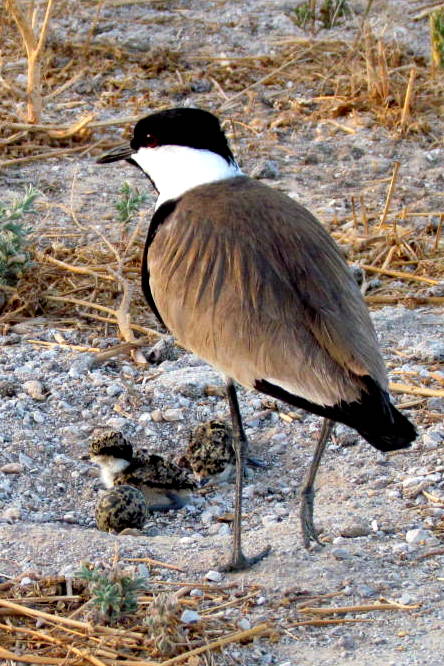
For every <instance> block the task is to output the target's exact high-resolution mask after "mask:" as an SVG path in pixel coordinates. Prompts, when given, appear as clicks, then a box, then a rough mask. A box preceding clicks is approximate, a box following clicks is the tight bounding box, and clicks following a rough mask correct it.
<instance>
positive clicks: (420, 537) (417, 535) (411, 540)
mask: <svg viewBox="0 0 444 666" xmlns="http://www.w3.org/2000/svg"><path fill="white" fill-rule="evenodd" d="M405 540H406V542H407V543H408V544H410V545H412V546H415V545H417V544H420V543H421V542H422V541H427V542H429V543H430V541H434V540H436V537H435V536H434V535H433V534H431V533H430V532H429V531H428V530H423V529H421V528H417V529H414V530H408V532H407V534H406V535H405Z"/></svg>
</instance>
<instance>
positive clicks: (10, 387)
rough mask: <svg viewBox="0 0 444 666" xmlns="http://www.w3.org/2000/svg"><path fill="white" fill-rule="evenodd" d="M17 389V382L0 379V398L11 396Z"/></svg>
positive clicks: (15, 393)
mask: <svg viewBox="0 0 444 666" xmlns="http://www.w3.org/2000/svg"><path fill="white" fill-rule="evenodd" d="M18 390H19V386H18V384H16V383H15V382H10V381H8V380H2V381H0V398H13V397H14V396H15V395H17V392H18Z"/></svg>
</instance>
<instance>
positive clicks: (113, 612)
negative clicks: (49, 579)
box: [77, 564, 145, 624]
mask: <svg viewBox="0 0 444 666" xmlns="http://www.w3.org/2000/svg"><path fill="white" fill-rule="evenodd" d="M77 575H78V576H79V578H83V579H84V580H86V581H87V582H88V587H89V590H90V592H91V601H92V603H93V605H94V606H96V607H97V608H98V610H99V613H100V617H101V620H102V621H104V622H106V623H109V624H114V623H116V622H118V621H119V620H121V619H122V618H124V617H125V616H126V615H130V614H131V613H134V612H135V611H136V610H137V592H138V591H139V590H142V589H143V588H144V585H145V581H144V579H143V578H131V576H126V575H123V574H122V572H121V571H119V569H118V568H113V569H110V570H109V571H99V570H98V569H96V568H95V567H94V566H90V565H86V564H84V565H82V567H81V569H80V571H79V572H78V574H77Z"/></svg>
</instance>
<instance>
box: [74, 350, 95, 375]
mask: <svg viewBox="0 0 444 666" xmlns="http://www.w3.org/2000/svg"><path fill="white" fill-rule="evenodd" d="M95 362H96V357H95V354H92V353H85V354H79V356H78V357H77V358H76V360H75V361H74V363H72V365H71V367H70V369H69V371H68V376H69V377H71V378H73V379H78V378H79V377H81V376H82V375H85V374H86V373H87V372H88V370H91V368H92V367H93V366H94V364H95Z"/></svg>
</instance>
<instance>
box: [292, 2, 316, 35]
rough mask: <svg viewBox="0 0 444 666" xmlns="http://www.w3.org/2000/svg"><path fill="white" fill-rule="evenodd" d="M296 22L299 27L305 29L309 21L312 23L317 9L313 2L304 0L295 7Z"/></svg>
mask: <svg viewBox="0 0 444 666" xmlns="http://www.w3.org/2000/svg"><path fill="white" fill-rule="evenodd" d="M293 18H294V22H295V23H296V25H297V26H298V27H299V28H302V30H305V26H306V25H307V23H308V22H309V21H311V22H312V23H313V22H314V20H315V10H314V8H313V6H312V3H311V2H303V3H302V5H299V6H298V7H295V9H294V17H293Z"/></svg>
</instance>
